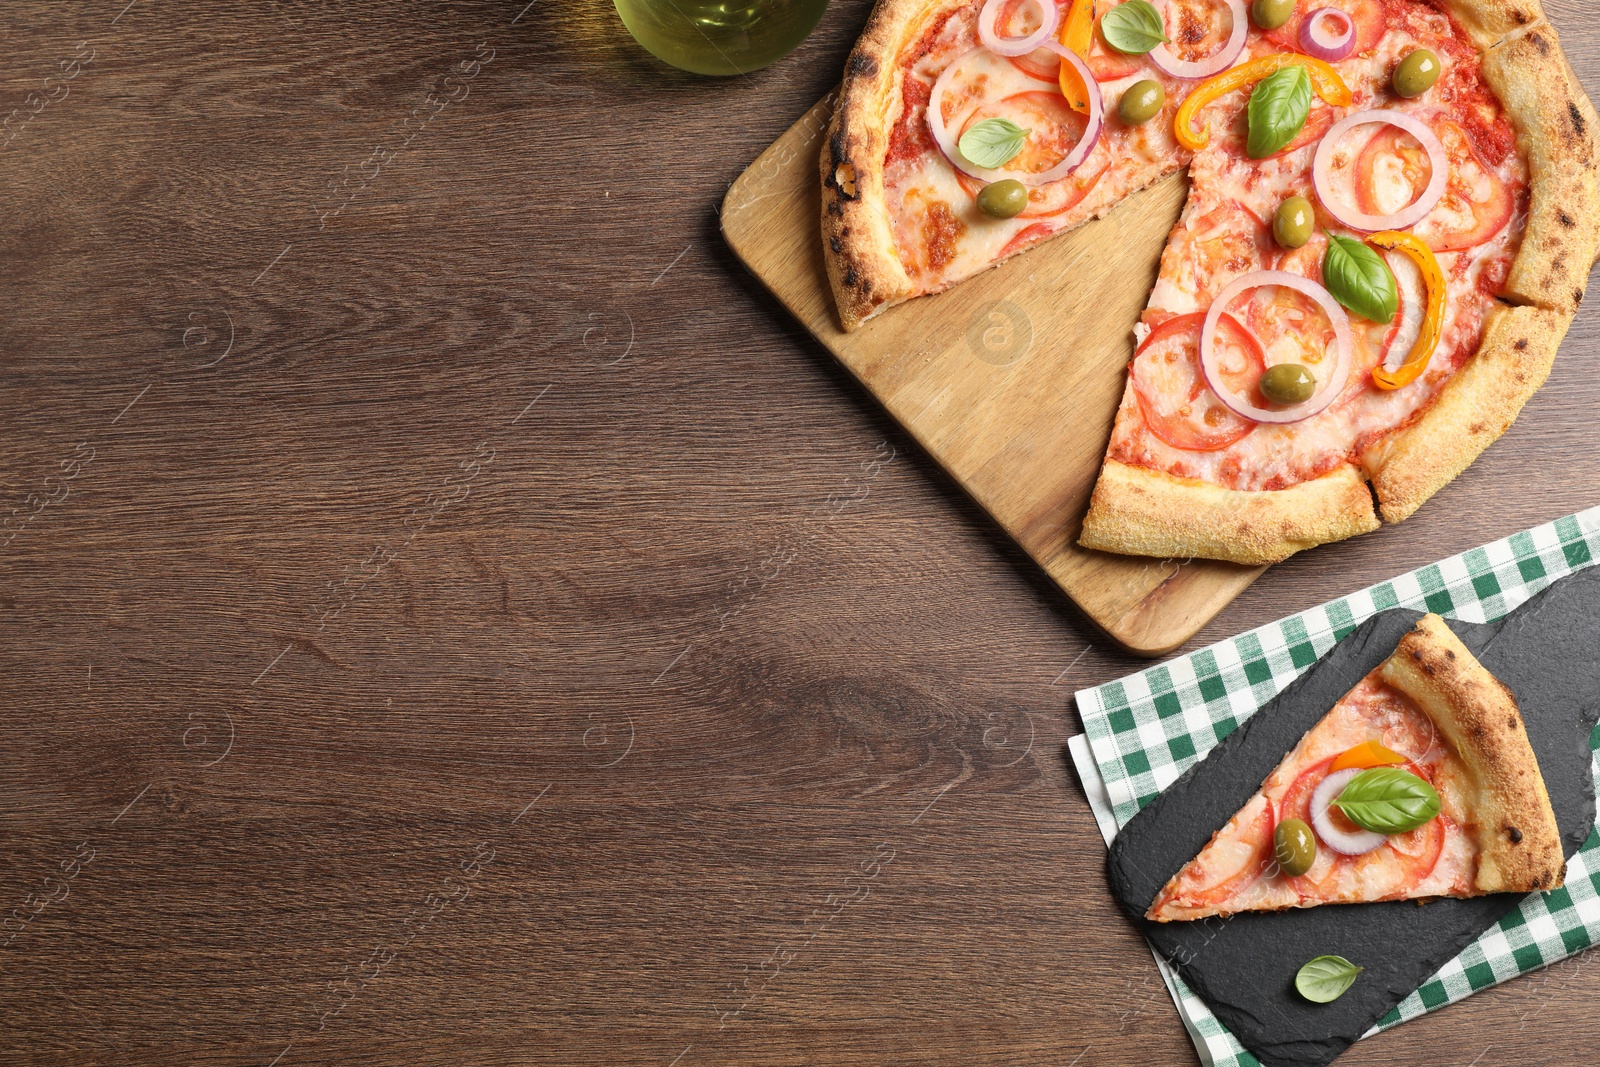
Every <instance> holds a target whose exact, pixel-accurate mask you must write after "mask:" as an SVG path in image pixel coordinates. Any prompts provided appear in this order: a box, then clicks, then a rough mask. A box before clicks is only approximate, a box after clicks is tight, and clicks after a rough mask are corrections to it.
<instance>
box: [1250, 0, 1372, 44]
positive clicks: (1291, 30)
mask: <svg viewBox="0 0 1600 1067" xmlns="http://www.w3.org/2000/svg"><path fill="white" fill-rule="evenodd" d="M1324 7H1336V8H1338V9H1339V10H1340V11H1343V12H1344V13H1345V14H1347V15H1349V16H1350V18H1351V19H1352V20H1354V22H1355V24H1356V54H1360V53H1364V52H1370V51H1372V50H1373V49H1374V48H1376V47H1377V46H1378V42H1379V41H1381V40H1383V31H1384V29H1385V27H1386V25H1387V20H1386V19H1385V17H1384V14H1383V4H1382V3H1381V2H1380V0H1300V2H1299V3H1298V4H1296V5H1295V9H1294V14H1293V15H1290V16H1289V21H1288V22H1285V23H1284V24H1283V25H1282V26H1279V27H1278V28H1277V29H1275V30H1271V31H1269V32H1268V33H1267V35H1266V37H1267V40H1269V41H1271V42H1272V43H1273V44H1275V45H1277V46H1278V47H1279V48H1285V49H1288V50H1289V51H1291V52H1303V51H1305V50H1304V49H1303V48H1301V47H1300V21H1301V20H1302V19H1304V18H1305V17H1306V16H1307V15H1309V14H1311V12H1313V11H1316V10H1318V9H1319V8H1324Z"/></svg>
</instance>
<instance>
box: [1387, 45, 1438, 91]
mask: <svg viewBox="0 0 1600 1067" xmlns="http://www.w3.org/2000/svg"><path fill="white" fill-rule="evenodd" d="M1438 80H1439V57H1438V56H1436V55H1434V54H1433V53H1432V52H1430V51H1428V50H1427V49H1426V48H1418V49H1417V50H1415V51H1414V52H1410V53H1408V54H1407V55H1406V57H1405V58H1404V59H1402V60H1401V61H1400V62H1399V63H1397V64H1395V68H1394V91H1395V92H1397V93H1399V94H1400V95H1401V96H1404V97H1413V96H1421V95H1422V94H1423V93H1425V92H1427V91H1428V90H1429V89H1431V88H1433V83H1434V82H1436V81H1438Z"/></svg>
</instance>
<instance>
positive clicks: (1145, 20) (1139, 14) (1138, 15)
mask: <svg viewBox="0 0 1600 1067" xmlns="http://www.w3.org/2000/svg"><path fill="white" fill-rule="evenodd" d="M1100 36H1102V37H1104V38H1105V39H1106V44H1108V45H1110V46H1111V47H1112V48H1115V49H1116V50H1117V51H1119V52H1122V53H1124V54H1126V55H1130V56H1142V55H1144V54H1145V53H1146V52H1148V51H1150V50H1151V49H1152V48H1154V47H1155V46H1156V45H1158V44H1163V43H1165V42H1166V41H1167V39H1168V38H1167V27H1166V24H1165V23H1163V22H1162V21H1161V12H1159V11H1157V10H1156V9H1155V6H1154V5H1152V4H1151V3H1150V2H1149V0H1127V3H1124V4H1118V5H1117V6H1116V7H1114V8H1112V9H1111V10H1110V11H1107V12H1106V13H1105V14H1104V15H1101V16H1100Z"/></svg>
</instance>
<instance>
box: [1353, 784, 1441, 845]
mask: <svg viewBox="0 0 1600 1067" xmlns="http://www.w3.org/2000/svg"><path fill="white" fill-rule="evenodd" d="M1331 806H1332V807H1336V808H1338V809H1339V810H1340V811H1342V812H1344V814H1345V816H1346V818H1348V819H1349V820H1350V821H1351V822H1353V823H1355V824H1356V825H1357V826H1359V827H1361V828H1362V829H1363V830H1371V831H1372V832H1373V833H1375V834H1403V833H1405V832H1406V831H1407V830H1415V829H1416V828H1417V827H1419V826H1421V825H1422V824H1423V823H1425V822H1427V821H1428V820H1429V819H1431V818H1433V817H1434V816H1435V815H1437V814H1439V794H1438V793H1436V792H1435V791H1434V788H1433V786H1431V785H1429V784H1428V783H1427V782H1424V781H1423V780H1422V779H1421V778H1418V777H1417V776H1416V775H1414V774H1412V773H1411V772H1410V771H1408V770H1403V769H1401V768H1399V767H1373V768H1371V769H1370V770H1365V771H1362V772H1361V773H1360V774H1358V775H1356V776H1355V777H1354V778H1352V779H1350V782H1349V784H1347V785H1346V786H1345V787H1344V789H1343V790H1342V791H1341V792H1340V793H1339V795H1338V796H1336V797H1334V798H1333V803H1332V805H1331Z"/></svg>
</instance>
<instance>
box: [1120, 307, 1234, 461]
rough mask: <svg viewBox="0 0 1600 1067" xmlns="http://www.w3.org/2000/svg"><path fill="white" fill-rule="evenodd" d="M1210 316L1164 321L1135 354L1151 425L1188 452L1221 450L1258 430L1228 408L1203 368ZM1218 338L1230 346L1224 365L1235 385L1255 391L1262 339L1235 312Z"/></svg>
mask: <svg viewBox="0 0 1600 1067" xmlns="http://www.w3.org/2000/svg"><path fill="white" fill-rule="evenodd" d="M1205 318H1206V317H1205V314H1204V313H1203V312H1198V311H1197V312H1194V313H1192V314H1189V315H1178V316H1175V317H1174V318H1170V319H1167V320H1166V321H1165V322H1163V323H1161V324H1160V325H1159V326H1157V327H1156V328H1155V329H1153V330H1151V331H1150V335H1149V336H1148V337H1146V338H1145V339H1144V343H1143V344H1141V345H1140V346H1139V348H1138V351H1136V352H1135V353H1134V355H1133V365H1132V367H1131V369H1130V373H1131V375H1132V377H1133V393H1134V398H1135V400H1137V401H1138V404H1139V411H1140V413H1141V414H1142V415H1143V416H1144V421H1145V425H1146V426H1148V427H1150V432H1151V433H1153V434H1155V435H1156V437H1158V438H1160V439H1161V440H1162V441H1165V442H1166V443H1167V444H1169V445H1171V446H1172V447H1173V448H1181V449H1183V450H1185V451H1187V452H1217V451H1220V450H1221V449H1224V448H1227V447H1228V446H1229V445H1231V444H1233V443H1234V442H1235V441H1238V440H1240V439H1241V438H1243V437H1245V436H1246V435H1248V434H1249V433H1250V431H1252V430H1254V429H1255V428H1256V424H1255V423H1254V422H1251V421H1250V420H1249V419H1246V418H1243V417H1242V416H1239V415H1236V414H1234V413H1233V412H1232V411H1230V410H1229V409H1228V408H1227V407H1226V406H1224V405H1223V403H1222V401H1221V400H1220V399H1219V398H1218V397H1217V394H1216V393H1214V392H1212V391H1211V389H1210V387H1209V386H1207V385H1206V381H1205V378H1204V376H1203V375H1202V374H1201V371H1200V328H1201V326H1202V325H1203V324H1204V323H1205ZM1217 342H1218V343H1219V344H1223V345H1226V346H1227V351H1226V352H1224V353H1223V358H1222V360H1221V363H1222V367H1223V373H1224V374H1225V375H1227V376H1229V378H1230V383H1229V384H1232V383H1233V382H1234V381H1236V382H1237V384H1238V386H1239V391H1240V392H1241V393H1245V394H1246V395H1253V394H1254V390H1255V383H1256V382H1257V381H1259V380H1260V378H1261V372H1262V371H1263V370H1265V369H1266V364H1265V361H1264V357H1263V355H1262V351H1261V345H1260V343H1259V342H1257V341H1256V339H1255V338H1254V337H1252V336H1251V335H1250V332H1249V331H1248V330H1246V329H1245V328H1244V327H1243V326H1241V325H1240V324H1239V321H1238V320H1237V319H1235V318H1234V317H1233V316H1232V315H1223V316H1222V317H1221V319H1220V320H1219V327H1218V330H1217ZM1253 402H1254V403H1263V401H1261V400H1259V399H1257V400H1254V401H1253Z"/></svg>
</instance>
